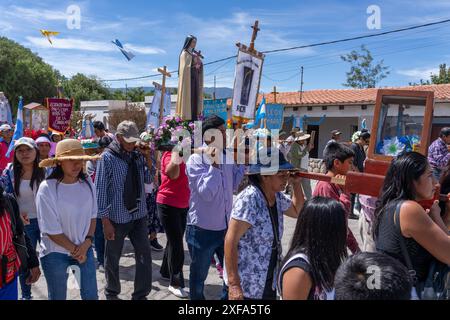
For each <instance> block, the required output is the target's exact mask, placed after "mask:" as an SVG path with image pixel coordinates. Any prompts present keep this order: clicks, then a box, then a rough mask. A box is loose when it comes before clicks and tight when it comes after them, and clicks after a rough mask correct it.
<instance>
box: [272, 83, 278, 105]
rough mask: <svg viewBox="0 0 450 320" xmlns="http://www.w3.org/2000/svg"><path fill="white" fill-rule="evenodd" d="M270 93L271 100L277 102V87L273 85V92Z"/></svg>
mask: <svg viewBox="0 0 450 320" xmlns="http://www.w3.org/2000/svg"><path fill="white" fill-rule="evenodd" d="M271 93H272V94H273V102H274V103H277V94H278V93H279V92H277V87H276V86H273V92H271Z"/></svg>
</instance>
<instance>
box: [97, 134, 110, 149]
mask: <svg viewBox="0 0 450 320" xmlns="http://www.w3.org/2000/svg"><path fill="white" fill-rule="evenodd" d="M112 141H113V139H112V138H111V137H110V136H103V137H101V138H100V139H99V140H98V146H99V147H100V148H106V147H107V146H109V144H110V143H111V142H112Z"/></svg>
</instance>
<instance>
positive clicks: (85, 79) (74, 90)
mask: <svg viewBox="0 0 450 320" xmlns="http://www.w3.org/2000/svg"><path fill="white" fill-rule="evenodd" d="M62 87H63V94H64V96H65V97H66V98H73V99H74V100H75V102H74V107H75V110H79V109H80V102H81V101H89V100H107V99H111V98H112V94H111V91H110V90H109V88H108V87H107V86H106V85H104V84H103V83H102V82H101V81H99V80H98V79H97V78H96V77H94V76H85V75H84V74H81V73H77V74H76V75H74V76H73V77H72V78H70V79H66V78H65V77H62Z"/></svg>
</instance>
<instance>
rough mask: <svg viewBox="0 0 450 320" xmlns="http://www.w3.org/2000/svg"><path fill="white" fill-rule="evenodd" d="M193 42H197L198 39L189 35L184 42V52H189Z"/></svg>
mask: <svg viewBox="0 0 450 320" xmlns="http://www.w3.org/2000/svg"><path fill="white" fill-rule="evenodd" d="M193 40H197V38H196V37H195V36H193V35H189V36H187V37H186V39H185V40H184V44H183V50H187V49H188V48H189V46H190V45H191V43H192V41H193Z"/></svg>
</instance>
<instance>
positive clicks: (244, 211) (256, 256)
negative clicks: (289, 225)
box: [224, 185, 292, 299]
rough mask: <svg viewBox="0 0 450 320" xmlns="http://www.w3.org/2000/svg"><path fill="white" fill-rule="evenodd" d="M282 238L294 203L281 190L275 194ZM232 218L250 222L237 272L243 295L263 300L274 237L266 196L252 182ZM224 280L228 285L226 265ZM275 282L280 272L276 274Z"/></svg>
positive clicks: (238, 202)
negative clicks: (288, 212)
mask: <svg viewBox="0 0 450 320" xmlns="http://www.w3.org/2000/svg"><path fill="white" fill-rule="evenodd" d="M276 205H277V210H278V225H279V235H280V239H281V238H282V236H283V213H284V212H286V211H287V210H288V209H289V208H290V207H291V205H292V201H291V199H289V198H288V197H287V196H286V195H284V194H283V193H281V192H278V193H277V194H276ZM231 218H232V219H235V220H239V221H245V222H247V223H249V224H250V225H251V227H250V228H249V229H248V230H247V232H246V233H245V234H244V235H243V236H242V238H241V239H240V241H239V244H238V272H239V277H240V280H241V288H242V291H243V294H244V297H246V298H251V299H262V296H263V292H264V287H265V284H266V279H267V272H268V269H269V263H270V256H271V253H272V244H273V240H274V235H273V228H272V221H271V220H270V216H269V210H268V208H267V204H266V201H265V199H264V195H263V194H262V193H261V191H260V190H259V189H258V188H256V187H254V186H252V185H250V186H248V187H247V188H245V189H244V190H243V191H242V192H241V193H240V194H239V195H238V196H237V198H236V201H235V202H234V205H233V209H232V212H231ZM224 278H225V283H227V284H228V279H227V275H226V266H225V274H224ZM273 279H274V284H275V282H276V279H277V275H276V274H274V276H273Z"/></svg>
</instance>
